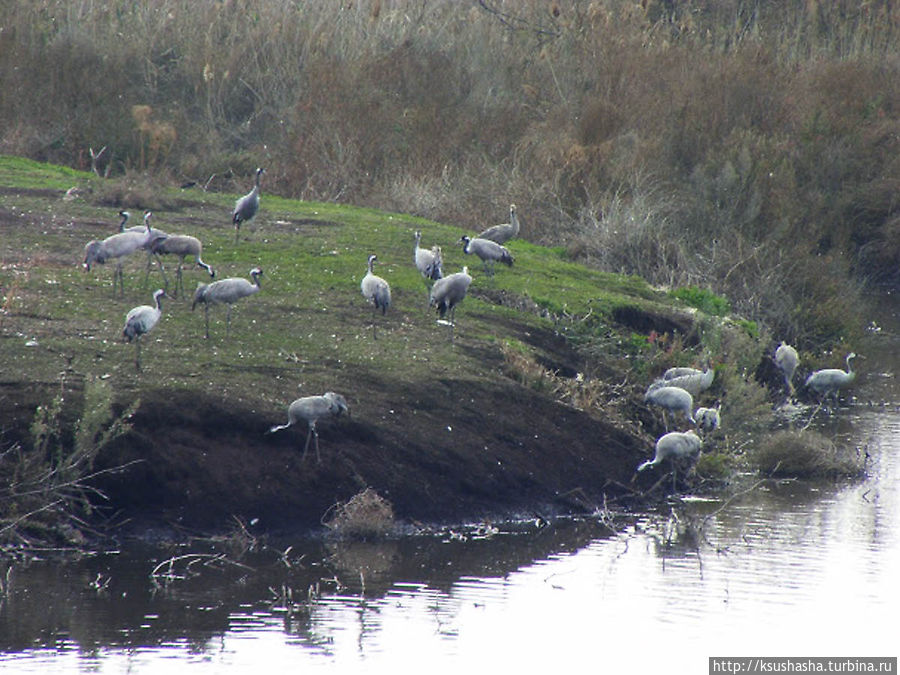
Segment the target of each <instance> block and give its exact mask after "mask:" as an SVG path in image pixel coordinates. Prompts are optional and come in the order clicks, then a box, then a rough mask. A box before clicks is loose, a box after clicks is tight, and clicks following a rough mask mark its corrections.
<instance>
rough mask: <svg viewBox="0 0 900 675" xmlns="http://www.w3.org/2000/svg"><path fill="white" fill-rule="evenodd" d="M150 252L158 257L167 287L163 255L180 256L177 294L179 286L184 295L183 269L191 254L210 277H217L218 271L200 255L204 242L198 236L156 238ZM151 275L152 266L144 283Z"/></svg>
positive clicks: (176, 284) (179, 235)
mask: <svg viewBox="0 0 900 675" xmlns="http://www.w3.org/2000/svg"><path fill="white" fill-rule="evenodd" d="M150 253H151V255H153V256H155V257H156V262H157V264H158V265H159V271H160V273H161V274H162V277H163V282H164V283H165V285H166V289H168V288H169V280H168V279H167V278H166V270H165V268H164V267H163V264H162V259H161V256H163V255H175V256H178V270H177V272H176V273H175V296H176V297H177V296H178V288H179V287H180V288H181V294H182V296H184V281H183V279H182V275H181V271H182V267H184V259H185V258H186V257H188V256H191V257H192V258H193V259H194V262H195V263H196V264H197V266H199V267H202V268H203V269H205V270H206V272H207V274H209V278H210V279H215V278H216V271H215V270H214V269H213V268H212V267H211V266H210V265H207V264H206V263H205V262H203V260H202V258H201V257H200V256H201V254H202V253H203V244H201V243H200V240H199V239H197V237H192V236H190V235H189V234H170V235H169V236H168V237H165V238H164V239H154V240H153V242H152V243H151V244H150ZM149 276H150V268H149V267H148V268H147V275H146V276H145V278H144V283H145V284H146V283H147V277H149Z"/></svg>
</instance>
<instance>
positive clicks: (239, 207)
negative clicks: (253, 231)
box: [231, 167, 266, 244]
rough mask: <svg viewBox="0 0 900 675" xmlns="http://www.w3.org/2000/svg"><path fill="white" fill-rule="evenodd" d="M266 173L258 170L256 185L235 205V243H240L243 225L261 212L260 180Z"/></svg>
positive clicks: (233, 214)
mask: <svg viewBox="0 0 900 675" xmlns="http://www.w3.org/2000/svg"><path fill="white" fill-rule="evenodd" d="M265 172H266V170H265V169H263V168H261V167H260V168H258V169H257V170H256V185H254V186H253V189H252V190H250V192H248V193H247V194H245V195H244V196H243V197H241V198H240V199H238V200H237V201H236V202H235V203H234V211H232V212H231V224H232V225H234V243H235V244H236V243H237V242H238V235H239V234H240V231H241V223H249V222H250V221H251V220H253V218H254V217H255V216H256V213H257V211H259V179H260V178H261V177H262V175H263V174H264V173H265Z"/></svg>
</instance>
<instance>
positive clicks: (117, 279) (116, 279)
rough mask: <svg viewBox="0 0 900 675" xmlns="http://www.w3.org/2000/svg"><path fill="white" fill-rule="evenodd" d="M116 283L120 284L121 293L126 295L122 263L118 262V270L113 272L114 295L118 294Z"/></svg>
mask: <svg viewBox="0 0 900 675" xmlns="http://www.w3.org/2000/svg"><path fill="white" fill-rule="evenodd" d="M116 283H118V284H119V293H120V294H121V295H123V296H124V295H125V282H124V280H123V278H122V263H121V262H118V263H116V271H115V272H113V296H115V294H116Z"/></svg>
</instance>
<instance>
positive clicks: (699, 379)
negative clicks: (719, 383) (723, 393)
mask: <svg viewBox="0 0 900 675" xmlns="http://www.w3.org/2000/svg"><path fill="white" fill-rule="evenodd" d="M715 376H716V371H715V370H714V369H713V368H711V367H710V366H708V365H707V366H706V369H705V370H698V369H696V368H669V370H667V371H666V372H665V374H663V376H662V379H659V380H656V382H654V383H653V384H654V385H655V386H665V387H680V388H681V389H684V390H685V391H686V392H688V393H689V394H691V396H699V395H700V392H702V391H705V390H707V389H709V388H710V387H711V386H712V383H713V378H715Z"/></svg>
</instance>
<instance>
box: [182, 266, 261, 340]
mask: <svg viewBox="0 0 900 675" xmlns="http://www.w3.org/2000/svg"><path fill="white" fill-rule="evenodd" d="M262 275H263V271H262V270H261V269H260V268H259V267H254V268H253V269H252V270H250V278H251V279H253V283H251V282H249V281H247V280H246V279H243V278H241V277H229V278H228V279H222V280H220V281H214V282H212V283H211V284H198V285H197V290H196V291H194V302H193V303H192V304H191V311H194V308H195V307H196V306H197V303H198V302H202V303H203V310H204V313H205V314H206V339H207V340H208V339H209V306H210V305H219V304H222V303H224V304H226V305H228V309H227V311H226V314H225V337H226V338H227V337H228V335H229V332H230V331H231V306H232V305H233V304H234V303H235V302H237V301H238V300H240V299H241V298H246V297H247V296H248V295H253V294H254V293H259V289H260V285H259V278H260V277H261V276H262Z"/></svg>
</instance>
